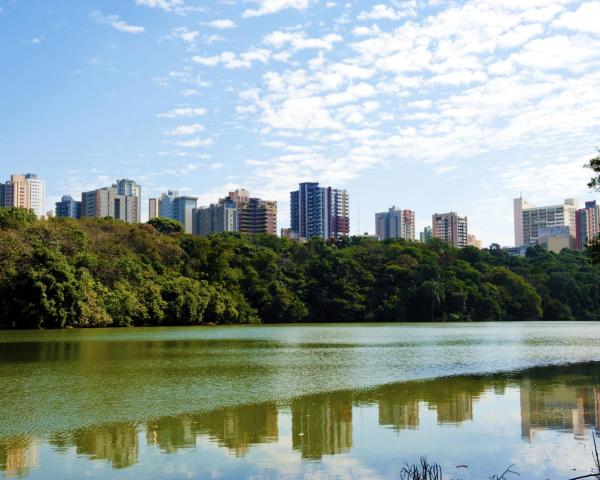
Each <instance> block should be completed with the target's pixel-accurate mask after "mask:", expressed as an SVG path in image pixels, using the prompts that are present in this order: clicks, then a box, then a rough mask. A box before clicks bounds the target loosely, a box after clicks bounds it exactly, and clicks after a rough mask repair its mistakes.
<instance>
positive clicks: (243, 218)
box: [237, 198, 277, 235]
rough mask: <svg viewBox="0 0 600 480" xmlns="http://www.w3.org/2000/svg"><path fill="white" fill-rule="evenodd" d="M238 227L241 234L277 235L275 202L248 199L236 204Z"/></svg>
mask: <svg viewBox="0 0 600 480" xmlns="http://www.w3.org/2000/svg"><path fill="white" fill-rule="evenodd" d="M237 205H238V227H239V231H240V232H241V233H267V234H270V235H277V202H273V201H270V200H261V199H260V198H248V199H247V201H244V202H237Z"/></svg>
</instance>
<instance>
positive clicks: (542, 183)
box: [0, 0, 600, 245]
mask: <svg viewBox="0 0 600 480" xmlns="http://www.w3.org/2000/svg"><path fill="white" fill-rule="evenodd" d="M599 18H600V6H599V5H598V3H597V2H591V1H570V0H555V1H552V0H544V1H541V0H536V1H534V2H527V3H526V4H521V3H519V2H514V1H508V0H505V1H501V2H498V1H494V2H492V1H484V0H472V1H463V2H452V3H446V2H440V1H435V2H434V1H430V2H416V1H408V2H400V1H394V2H390V3H389V4H385V5H384V4H382V3H381V2H378V1H370V0H361V1H360V2H358V1H346V2H335V1H331V2H324V1H316V0H303V1H289V0H270V1H265V0H254V1H249V2H241V3H240V2H216V1H215V2H199V1H197V0H177V1H169V0H165V1H161V2H152V1H149V0H123V1H120V2H117V1H115V0H111V1H104V2H100V1H97V0H93V1H90V2H86V4H85V5H76V6H74V5H73V4H72V2H65V1H60V0H59V1H56V2H52V7H51V8H50V7H48V5H47V3H45V2H42V1H41V0H33V1H31V2H3V3H2V4H1V10H0V27H2V28H0V39H1V40H2V41H1V42H0V52H2V55H3V58H4V59H5V62H7V64H10V65H12V66H13V68H11V70H10V72H7V74H6V75H3V76H2V78H0V88H2V90H3V92H4V94H5V95H4V99H5V105H4V106H5V108H4V109H3V113H4V114H0V127H1V128H0V132H2V133H0V158H2V163H3V166H4V167H5V169H6V171H4V172H2V173H3V174H4V175H5V176H6V175H7V174H10V173H11V172H12V171H19V170H21V168H20V167H21V165H28V168H29V169H30V170H31V171H35V172H37V173H38V174H39V175H40V176H41V177H43V178H45V179H46V180H47V182H48V185H49V188H48V191H47V195H48V198H47V201H48V204H50V205H52V204H53V203H54V202H56V201H59V200H60V197H61V196H62V195H71V196H75V195H77V194H78V193H79V192H82V191H88V190H91V189H92V188H96V186H97V185H98V184H104V183H107V182H108V181H112V180H113V175H112V173H111V172H117V171H118V172H120V174H121V175H123V176H125V177H126V178H135V179H136V180H137V181H139V182H140V183H141V184H143V185H144V186H145V189H146V190H145V194H147V196H148V197H156V196H158V195H159V194H160V193H161V192H163V191H167V190H168V189H174V190H177V191H179V192H180V193H181V194H182V195H190V196H197V197H198V198H199V203H200V204H208V203H210V201H212V199H213V198H216V197H218V195H219V194H220V193H221V192H227V191H231V190H234V189H235V188H239V187H240V186H244V187H246V188H248V189H250V190H251V191H252V192H254V193H255V194H256V195H257V196H258V197H260V198H269V199H273V200H275V201H278V204H279V213H280V215H279V217H280V224H279V227H283V226H286V224H287V220H286V219H287V218H288V216H289V215H288V214H289V198H288V192H289V191H291V190H292V189H293V188H294V187H295V186H296V185H297V184H298V183H299V182H301V181H307V180H313V179H314V180H317V181H319V182H321V183H322V184H324V185H336V186H338V187H339V188H343V189H347V190H348V191H351V192H352V195H353V197H352V198H353V202H352V206H351V211H350V218H351V224H352V230H351V232H352V233H353V234H362V233H363V232H364V231H372V228H373V226H372V218H373V215H374V214H375V213H376V212H379V211H382V209H384V208H387V207H389V206H390V205H402V208H410V209H414V210H415V214H416V217H417V225H416V230H417V231H421V230H422V228H423V227H424V226H425V224H426V223H428V220H427V218H428V216H429V215H430V213H431V212H436V211H457V212H461V214H463V215H465V216H468V218H469V220H470V224H471V225H472V226H473V233H474V234H476V235H477V237H478V238H481V239H482V240H483V241H484V244H489V243H491V242H493V241H495V242H498V243H500V244H503V245H509V244H511V243H512V241H511V238H512V232H511V230H512V228H511V226H512V209H511V204H510V203H511V201H512V199H513V198H515V197H517V196H519V193H520V192H522V193H523V195H524V196H525V197H526V198H528V199H530V201H532V202H533V203H535V204H542V205H543V204H552V203H555V202H556V201H557V199H560V198H563V197H579V198H587V197H589V198H591V199H593V198H594V197H592V196H591V195H589V194H588V191H587V189H586V186H585V185H586V181H587V178H588V176H589V175H588V174H589V172H587V171H585V170H584V169H583V168H581V166H582V165H583V164H584V163H585V161H586V160H588V159H589V158H591V157H592V156H593V155H594V153H595V152H594V145H595V144H596V143H597V136H594V135H595V133H594V132H597V131H598V127H599V126H600V92H599V91H598V89H597V88H596V85H597V84H598V75H599V74H600V61H599V59H598V55H597V51H598V50H599V49H600V37H599V34H600V30H599V29H600V27H599V25H600V21H598V19H599ZM8 26H10V27H11V28H8ZM49 58H52V59H53V61H52V62H49V61H48V59H49ZM40 79H44V81H43V82H40ZM375 194H377V195H375ZM142 209H143V211H142V218H143V219H145V218H147V215H148V212H147V204H146V203H143V204H142Z"/></svg>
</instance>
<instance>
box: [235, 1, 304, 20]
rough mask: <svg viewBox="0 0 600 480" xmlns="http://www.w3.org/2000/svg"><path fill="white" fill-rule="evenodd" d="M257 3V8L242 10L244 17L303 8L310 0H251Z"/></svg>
mask: <svg viewBox="0 0 600 480" xmlns="http://www.w3.org/2000/svg"><path fill="white" fill-rule="evenodd" d="M253 1H254V2H255V3H258V8H257V9H247V10H244V14H243V15H244V17H260V16H262V15H268V14H270V13H277V12H280V11H281V10H286V9H288V8H293V9H296V10H304V9H306V8H307V7H308V5H309V4H310V0H253Z"/></svg>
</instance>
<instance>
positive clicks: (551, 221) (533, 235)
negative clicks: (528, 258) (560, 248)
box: [514, 198, 577, 248]
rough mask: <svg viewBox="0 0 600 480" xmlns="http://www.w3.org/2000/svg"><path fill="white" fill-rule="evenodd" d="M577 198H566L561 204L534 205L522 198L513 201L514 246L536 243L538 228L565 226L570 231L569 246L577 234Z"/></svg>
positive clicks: (572, 244)
mask: <svg viewBox="0 0 600 480" xmlns="http://www.w3.org/2000/svg"><path fill="white" fill-rule="evenodd" d="M576 211H577V200H575V199H573V198H568V199H566V200H565V201H564V203H563V204H561V205H551V206H548V207H535V206H534V205H532V204H530V203H528V202H527V201H525V200H524V199H523V198H517V199H515V201H514V217H515V220H514V222H515V224H514V226H515V246H516V247H520V246H523V245H537V244H538V243H539V231H540V229H544V228H549V227H560V226H567V227H569V231H570V232H571V248H575V238H576V236H577V222H576Z"/></svg>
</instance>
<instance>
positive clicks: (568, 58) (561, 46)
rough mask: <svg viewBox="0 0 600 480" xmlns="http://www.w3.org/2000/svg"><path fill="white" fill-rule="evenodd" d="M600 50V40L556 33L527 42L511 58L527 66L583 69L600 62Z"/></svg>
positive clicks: (549, 68) (577, 70) (543, 68)
mask: <svg viewBox="0 0 600 480" xmlns="http://www.w3.org/2000/svg"><path fill="white" fill-rule="evenodd" d="M599 51H600V40H593V39H591V38H588V37H585V36H576V37H567V36H565V35H556V36H553V37H546V38H541V39H536V40H533V41H531V42H529V43H527V44H525V46H524V47H523V49H522V50H521V51H520V52H518V53H515V54H512V55H511V56H510V60H512V61H513V62H515V63H518V64H520V65H522V66H523V67H527V68H538V69H542V70H558V69H569V70H573V71H575V72H580V71H582V70H586V69H589V68H590V67H593V66H597V65H598V64H599V63H600V55H598V52H599Z"/></svg>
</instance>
